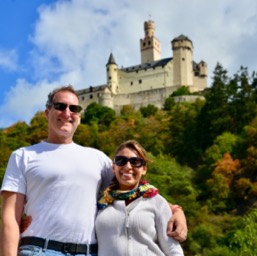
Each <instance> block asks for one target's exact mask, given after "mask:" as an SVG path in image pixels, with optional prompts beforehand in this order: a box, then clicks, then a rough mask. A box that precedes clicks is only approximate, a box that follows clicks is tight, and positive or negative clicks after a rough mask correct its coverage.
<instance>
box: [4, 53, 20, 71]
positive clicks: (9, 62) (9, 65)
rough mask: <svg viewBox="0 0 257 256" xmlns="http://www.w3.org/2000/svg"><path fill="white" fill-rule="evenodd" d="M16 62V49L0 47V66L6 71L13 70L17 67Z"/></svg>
mask: <svg viewBox="0 0 257 256" xmlns="http://www.w3.org/2000/svg"><path fill="white" fill-rule="evenodd" d="M17 62H18V56H17V52H16V50H14V49H11V50H3V49H0V68H3V69H5V70H8V71H15V70H17V68H18V64H17Z"/></svg>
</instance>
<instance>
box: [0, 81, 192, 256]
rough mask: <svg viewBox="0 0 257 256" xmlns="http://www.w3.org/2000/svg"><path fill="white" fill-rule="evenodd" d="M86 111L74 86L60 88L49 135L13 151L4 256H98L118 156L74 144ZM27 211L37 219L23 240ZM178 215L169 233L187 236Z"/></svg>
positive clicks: (52, 102)
mask: <svg viewBox="0 0 257 256" xmlns="http://www.w3.org/2000/svg"><path fill="white" fill-rule="evenodd" d="M81 111H82V108H81V107H80V106H79V99H78V96H77V94H76V92H75V91H74V90H73V88H72V87H71V86H67V87H61V88H58V89H56V90H54V91H53V92H51V93H50V94H49V95H48V101H47V104H46V110H45V115H46V118H47V120H48V137H47V139H46V140H45V141H42V142H40V143H38V144H36V145H33V146H30V147H25V148H20V149H18V150H16V151H15V152H13V153H12V155H11V157H10V159H9V163H8V166H7V170H6V174H5V177H4V180H3V184H2V190H1V191H2V208H3V209H2V226H3V227H2V229H3V230H2V247H3V248H2V253H3V256H12V255H13V256H16V255H27V254H28V253H29V252H31V251H34V252H35V253H41V255H44V256H48V255H53V254H54V255H60V256H61V255H67V254H69V253H71V254H83V255H97V240H96V234H95V217H96V214H97V207H96V205H97V197H98V194H99V191H103V190H104V189H105V188H106V187H107V186H108V185H109V184H110V183H111V181H112V179H113V173H112V161H111V160H110V159H109V158H108V157H107V156H106V155H105V154H104V153H103V152H101V151H98V150H96V149H92V148H87V147H82V146H79V145H77V144H75V143H73V141H72V138H73V134H74V132H75V131H76V129H77V127H78V125H79V123H80V112H81ZM123 161H124V160H123ZM131 161H132V160H130V161H129V163H127V166H130V164H131ZM132 163H133V161H132ZM116 164H117V163H116ZM125 165H126V164H125ZM125 165H124V166H125ZM117 166H119V165H117ZM114 167H115V163H114ZM153 199H154V198H153ZM102 201H103V200H102ZM117 202H118V201H117ZM133 203H136V200H135V202H133ZM113 205H115V202H114V204H113ZM131 206H132V204H129V205H128V206H127V207H131ZM108 209H109V207H108V208H107V209H106V211H107V210H108ZM104 211H105V210H103V211H101V212H102V213H104ZM23 212H25V214H26V215H30V216H32V223H31V225H30V226H29V228H28V229H26V230H25V231H24V232H23V233H22V234H21V239H20V230H19V227H20V221H21V218H22V214H23ZM160 213H161V212H160ZM100 214H101V213H100ZM100 214H99V216H100ZM170 214H171V213H170ZM111 217H112V216H111ZM172 218H173V219H172V222H170V225H169V229H170V230H172V228H173V224H174V221H175V224H176V226H177V229H176V231H175V232H171V231H169V233H171V235H173V236H174V238H176V239H178V240H180V241H182V240H184V239H185V237H186V233H187V228H186V220H185V217H184V213H183V211H181V210H180V209H179V208H176V210H175V211H174V215H173V217H172ZM174 218H175V220H174ZM100 220H101V218H100V217H99V221H100ZM166 226H167V224H166ZM115 227H116V226H114V227H113V228H115ZM120 228H121V227H120ZM149 228H153V227H149ZM99 239H101V235H99ZM100 243H101V240H100V242H99V244H100ZM18 245H19V246H18ZM100 246H101V244H100ZM18 248H19V249H18ZM100 249H101V247H100V248H99V251H100ZM106 255H108V254H106Z"/></svg>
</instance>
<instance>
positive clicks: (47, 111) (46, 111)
mask: <svg viewBox="0 0 257 256" xmlns="http://www.w3.org/2000/svg"><path fill="white" fill-rule="evenodd" d="M44 113H45V117H46V119H48V114H49V109H48V108H47V109H45V112H44Z"/></svg>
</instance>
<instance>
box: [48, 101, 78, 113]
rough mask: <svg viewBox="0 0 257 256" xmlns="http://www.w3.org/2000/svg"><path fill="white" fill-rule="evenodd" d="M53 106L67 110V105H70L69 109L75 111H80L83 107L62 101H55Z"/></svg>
mask: <svg viewBox="0 0 257 256" xmlns="http://www.w3.org/2000/svg"><path fill="white" fill-rule="evenodd" d="M53 106H54V108H55V109H56V110H60V111H63V110H65V109H66V108H67V107H69V110H70V111H71V112H73V113H80V112H81V111H82V107H81V106H79V105H68V104H65V103H62V102H55V103H53Z"/></svg>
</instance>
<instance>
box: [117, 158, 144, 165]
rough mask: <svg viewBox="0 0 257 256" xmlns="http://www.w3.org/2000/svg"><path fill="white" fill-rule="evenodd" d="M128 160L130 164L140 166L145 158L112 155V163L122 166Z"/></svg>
mask: <svg viewBox="0 0 257 256" xmlns="http://www.w3.org/2000/svg"><path fill="white" fill-rule="evenodd" d="M128 162H130V164H131V165H132V166H133V167H141V166H143V165H145V160H144V159H143V158H141V157H131V158H128V157H126V156H115V157H114V164H116V165H118V166H124V165H126V164H127V163H128Z"/></svg>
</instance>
